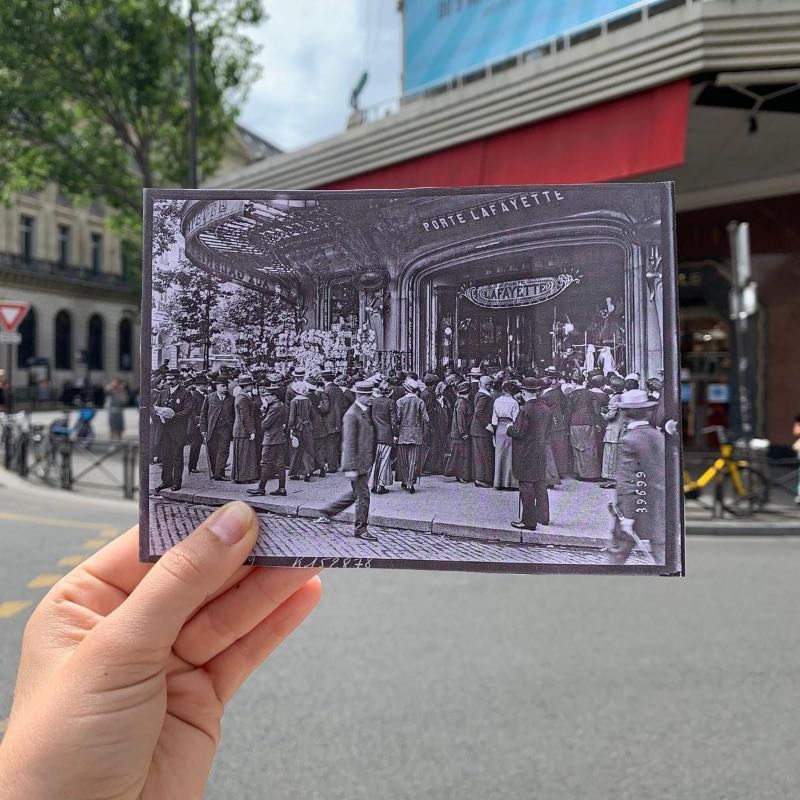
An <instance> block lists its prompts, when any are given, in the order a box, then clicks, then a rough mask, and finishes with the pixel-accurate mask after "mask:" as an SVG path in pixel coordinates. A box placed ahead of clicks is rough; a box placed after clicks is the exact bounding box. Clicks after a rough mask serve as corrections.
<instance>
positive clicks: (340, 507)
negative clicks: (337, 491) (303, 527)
mask: <svg viewBox="0 0 800 800" xmlns="http://www.w3.org/2000/svg"><path fill="white" fill-rule="evenodd" d="M374 385H375V384H374V383H373V382H372V381H358V382H357V383H356V384H355V386H354V387H353V391H354V394H355V401H354V402H353V405H351V406H350V408H348V409H347V411H346V413H345V415H344V419H343V420H342V469H343V470H344V474H345V477H346V478H349V480H350V487H351V489H350V491H349V492H347V494H345V495H342V496H341V497H339V498H338V499H337V500H334V501H333V502H332V503H330V504H329V505H328V506H326V507H325V508H324V509H323V510H322V514H321V515H320V516H319V517H317V520H316V521H317V522H318V523H320V524H328V523H330V522H331V518H332V517H335V516H336V515H337V514H339V513H341V512H342V511H344V510H345V509H346V508H349V507H350V506H351V505H353V503H355V504H356V515H355V533H354V535H355V537H356V539H363V540H364V541H367V542H377V541H378V537H377V536H375V534H374V533H371V532H370V530H369V527H368V524H369V473H370V471H371V470H372V464H373V462H374V461H375V426H374V425H373V423H372V417H371V414H370V405H371V404H372V389H373V387H374Z"/></svg>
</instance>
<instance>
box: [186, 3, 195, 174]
mask: <svg viewBox="0 0 800 800" xmlns="http://www.w3.org/2000/svg"><path fill="white" fill-rule="evenodd" d="M194 11H195V0H190V5H189V31H188V32H189V188H190V189H196V188H197V32H196V31H195V28H194Z"/></svg>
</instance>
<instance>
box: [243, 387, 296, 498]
mask: <svg viewBox="0 0 800 800" xmlns="http://www.w3.org/2000/svg"><path fill="white" fill-rule="evenodd" d="M258 388H259V395H260V400H261V409H260V417H261V476H260V478H259V482H258V488H256V489H247V490H246V491H247V494H249V495H254V496H258V495H264V494H266V491H267V482H268V481H270V480H271V479H272V478H274V477H277V478H278V488H277V489H274V490H273V491H271V492H270V494H271V495H276V496H278V497H286V453H285V449H286V425H287V423H288V421H289V412H288V411H287V410H286V406H285V405H284V404H283V403H282V402H281V401H280V397H279V396H278V394H279V392H280V388H281V376H280V375H275V374H271V375H267V377H266V380H264V381H263V382H259V387H258Z"/></svg>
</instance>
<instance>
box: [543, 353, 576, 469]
mask: <svg viewBox="0 0 800 800" xmlns="http://www.w3.org/2000/svg"><path fill="white" fill-rule="evenodd" d="M544 372H545V380H546V381H547V382H548V383H549V388H547V389H545V392H544V398H545V400H546V401H547V405H548V406H549V407H550V413H551V414H552V415H553V427H552V430H551V431H550V446H551V448H552V450H553V458H554V459H555V462H556V469H557V470H558V476H559V478H566V477H567V475H569V473H570V471H571V470H570V461H571V458H570V456H571V455H572V453H571V450H570V446H569V413H568V406H569V403H568V402H567V397H566V395H565V394H564V392H563V391H561V381H560V380H559V378H558V370H557V369H556V368H555V367H548V368H547V369H546V370H545V371H544Z"/></svg>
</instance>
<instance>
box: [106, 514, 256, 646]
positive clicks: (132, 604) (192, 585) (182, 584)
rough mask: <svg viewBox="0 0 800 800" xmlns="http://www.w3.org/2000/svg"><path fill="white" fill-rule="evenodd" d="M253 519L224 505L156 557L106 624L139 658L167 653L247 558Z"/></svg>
mask: <svg viewBox="0 0 800 800" xmlns="http://www.w3.org/2000/svg"><path fill="white" fill-rule="evenodd" d="M257 539H258V518H257V517H256V515H255V513H254V512H253V509H252V508H250V506H248V505H247V504H246V503H242V502H240V501H237V502H235V503H228V504H227V505H225V506H223V507H222V508H220V509H218V510H217V511H215V512H214V513H213V514H212V515H211V516H210V517H209V518H208V519H207V520H205V521H204V522H203V523H201V525H200V526H199V527H198V528H197V529H196V530H194V531H193V532H192V533H191V534H190V535H189V536H188V537H186V539H184V540H183V541H182V542H179V543H178V544H176V545H175V546H174V547H172V548H171V549H170V550H167V552H166V553H164V555H163V556H162V557H161V559H160V560H159V561H158V562H157V563H156V565H155V566H154V567H153V569H151V570H150V572H148V573H147V575H145V577H144V578H143V579H142V581H141V582H140V583H139V585H138V586H137V587H136V588H135V589H134V590H133V592H131V594H130V596H129V597H128V598H127V600H125V602H124V603H122V605H120V606H119V607H118V608H117V609H116V610H115V611H114V612H113V613H112V614H111V615H109V617H107V619H106V621H105V622H106V623H107V624H109V625H110V626H111V627H112V628H113V629H114V630H115V631H116V632H118V633H119V634H120V635H121V636H123V637H124V639H125V640H126V641H127V643H128V644H129V645H132V646H133V648H134V649H135V650H137V651H139V652H141V653H142V654H145V653H147V654H155V653H158V652H159V651H161V650H166V651H168V650H169V649H170V648H171V647H172V645H173V644H174V642H175V639H177V637H178V634H179V633H180V630H181V628H182V627H183V626H184V624H185V623H186V622H187V621H188V620H189V618H190V617H191V616H193V615H194V613H195V611H197V609H198V608H199V607H200V606H202V605H203V603H204V601H205V600H206V599H207V598H208V597H210V596H211V595H213V594H214V593H215V592H216V591H217V590H219V589H220V587H222V586H223V584H224V583H225V582H226V581H227V580H228V578H230V577H231V575H233V573H234V572H235V571H236V570H237V569H238V568H239V567H241V566H242V564H243V563H244V562H245V561H246V560H247V558H248V556H249V555H250V552H251V550H252V549H253V547H254V545H255V543H256V540H257Z"/></svg>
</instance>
